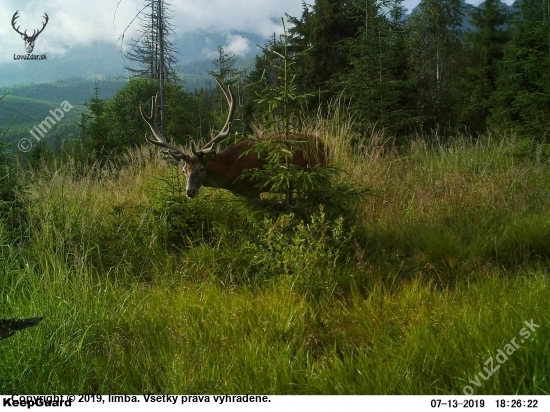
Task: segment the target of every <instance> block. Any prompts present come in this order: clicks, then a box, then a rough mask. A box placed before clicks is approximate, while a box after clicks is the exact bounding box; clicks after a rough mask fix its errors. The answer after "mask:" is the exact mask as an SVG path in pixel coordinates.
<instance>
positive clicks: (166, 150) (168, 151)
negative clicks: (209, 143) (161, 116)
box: [139, 93, 190, 166]
mask: <svg viewBox="0 0 550 412" xmlns="http://www.w3.org/2000/svg"><path fill="white" fill-rule="evenodd" d="M158 100H159V93H157V94H156V95H155V96H153V97H151V115H150V116H147V115H146V114H145V113H143V107H141V104H140V105H139V111H140V113H141V117H143V120H145V121H146V122H147V124H148V125H149V127H150V128H151V132H153V136H154V137H155V139H156V140H153V139H150V138H149V137H148V136H147V133H146V134H145V139H146V140H147V141H148V142H149V143H152V144H154V145H156V146H160V147H162V148H163V150H161V153H162V154H163V155H164V157H163V159H164V160H166V161H167V162H168V163H171V164H173V165H176V166H177V165H178V164H179V162H180V160H187V161H189V159H190V158H189V156H188V155H186V154H185V153H183V152H182V151H181V150H180V149H178V148H177V147H176V146H172V145H171V144H170V143H168V142H167V141H166V139H165V138H164V137H163V136H162V133H161V132H160V131H159V129H158V128H157V125H156V120H157V109H158ZM167 155H170V156H171V157H168V156H167Z"/></svg>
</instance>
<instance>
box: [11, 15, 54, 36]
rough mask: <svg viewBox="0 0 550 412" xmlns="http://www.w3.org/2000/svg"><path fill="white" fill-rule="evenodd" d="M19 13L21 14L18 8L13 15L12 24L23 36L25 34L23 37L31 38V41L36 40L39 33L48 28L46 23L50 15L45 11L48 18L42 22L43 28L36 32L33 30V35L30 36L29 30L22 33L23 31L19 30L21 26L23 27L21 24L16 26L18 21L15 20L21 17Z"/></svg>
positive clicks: (45, 16)
mask: <svg viewBox="0 0 550 412" xmlns="http://www.w3.org/2000/svg"><path fill="white" fill-rule="evenodd" d="M18 14H19V10H17V11H16V12H15V14H14V15H13V17H12V18H11V26H12V27H13V29H14V30H15V31H16V32H17V33H19V34H20V35H21V36H23V38H24V39H25V40H30V41H32V40H36V38H37V37H38V35H39V34H40V33H42V32H43V31H44V29H45V28H46V25H47V24H48V21H49V20H50V18H49V17H48V14H47V13H44V18H45V19H46V21H45V22H44V23H42V28H41V29H40V30H38V32H36V30H33V32H32V36H29V35H28V34H27V30H25V32H24V33H22V32H20V31H19V27H21V26H17V27H15V23H16V22H15V21H16V20H17V19H18V18H19V16H18Z"/></svg>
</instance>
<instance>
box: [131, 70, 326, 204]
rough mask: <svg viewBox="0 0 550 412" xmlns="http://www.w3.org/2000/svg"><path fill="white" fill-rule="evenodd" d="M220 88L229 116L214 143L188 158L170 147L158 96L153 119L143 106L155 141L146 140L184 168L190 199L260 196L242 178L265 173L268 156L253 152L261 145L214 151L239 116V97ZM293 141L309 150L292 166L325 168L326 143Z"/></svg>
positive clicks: (299, 154)
mask: <svg viewBox="0 0 550 412" xmlns="http://www.w3.org/2000/svg"><path fill="white" fill-rule="evenodd" d="M216 81H217V82H218V85H219V86H220V88H221V89H222V91H223V92H224V94H225V97H226V99H227V101H228V103H229V115H228V117H227V121H226V123H225V125H224V127H223V128H222V130H221V131H220V133H219V134H218V135H217V136H216V137H214V138H213V139H212V140H211V141H210V142H208V143H206V144H205V145H204V146H203V147H202V148H200V149H199V150H197V149H196V148H195V145H194V143H193V142H191V152H192V154H187V153H185V152H183V151H182V150H180V149H179V148H177V147H175V146H172V145H171V144H169V143H167V142H166V140H165V139H164V137H163V136H162V135H161V133H160V132H159V130H158V129H157V127H156V124H155V120H156V111H157V105H158V103H157V100H158V99H157V96H155V97H153V98H152V103H151V115H150V116H146V115H145V114H144V113H143V110H142V108H141V106H140V110H141V115H142V116H143V118H144V119H145V121H146V122H147V123H148V124H149V127H150V128H151V131H152V132H153V136H154V137H155V139H150V138H149V137H147V135H146V136H145V138H146V139H147V141H149V142H150V143H152V144H154V145H156V146H160V147H161V148H162V150H161V152H162V154H163V155H164V156H163V158H164V159H165V160H166V161H168V162H169V163H171V164H173V165H176V166H181V167H182V171H183V172H184V173H185V175H186V176H187V187H186V194H187V197H189V198H193V197H195V196H196V195H197V194H198V192H199V189H200V188H201V187H202V186H206V187H212V188H219V189H226V190H229V191H231V192H233V193H235V194H239V195H245V196H258V195H259V194H260V192H261V189H260V187H259V182H258V181H256V180H255V179H252V178H251V177H249V176H243V177H241V176H242V174H243V172H244V171H245V170H247V169H261V168H262V167H264V165H265V164H266V159H265V156H258V153H255V152H254V151H253V150H250V149H251V148H252V147H253V146H254V145H255V144H256V143H257V142H258V141H254V140H247V141H240V142H238V143H235V144H232V145H229V146H228V147H227V148H226V149H225V150H223V151H221V152H219V153H216V152H215V151H214V150H213V149H214V147H215V145H216V144H217V143H219V142H220V141H221V140H223V139H226V138H227V137H228V136H229V133H230V127H231V122H232V120H233V117H234V115H235V105H236V103H235V97H234V95H233V92H232V91H231V90H230V89H229V88H228V87H226V86H225V85H224V84H223V83H222V82H221V81H220V80H219V79H216ZM267 139H269V140H278V141H281V140H284V135H275V136H272V137H270V138H267ZM288 139H289V140H299V141H304V142H307V143H308V144H307V145H306V146H308V147H307V148H305V149H304V150H303V151H296V152H295V153H294V155H293V158H292V159H291V160H290V163H291V164H293V165H295V166H297V167H299V168H304V169H307V168H311V167H315V166H320V165H324V164H325V160H326V154H325V147H324V145H323V143H322V141H321V140H320V139H318V138H316V137H312V136H309V135H305V134H292V135H290V136H288Z"/></svg>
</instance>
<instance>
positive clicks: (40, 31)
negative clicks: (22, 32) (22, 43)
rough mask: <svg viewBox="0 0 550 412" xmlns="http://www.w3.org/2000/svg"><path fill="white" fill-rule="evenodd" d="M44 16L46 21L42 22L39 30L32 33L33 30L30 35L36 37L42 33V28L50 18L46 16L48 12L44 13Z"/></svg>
mask: <svg viewBox="0 0 550 412" xmlns="http://www.w3.org/2000/svg"><path fill="white" fill-rule="evenodd" d="M44 17H45V19H46V21H45V22H44V23H42V28H41V29H40V30H38V33H36V34H34V32H33V34H32V37H38V35H39V34H40V33H42V32H43V31H44V29H45V28H46V25H47V24H48V21H49V20H50V18H49V17H48V13H44Z"/></svg>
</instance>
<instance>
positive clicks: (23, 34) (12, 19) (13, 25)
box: [11, 10, 28, 37]
mask: <svg viewBox="0 0 550 412" xmlns="http://www.w3.org/2000/svg"><path fill="white" fill-rule="evenodd" d="M18 14H19V10H17V11H16V12H15V14H14V15H13V17H12V18H11V26H12V27H13V29H14V30H15V31H16V32H17V33H19V34H20V35H21V36H25V37H28V36H27V30H25V33H21V32H20V31H19V27H21V26H17V28H16V27H15V20H17V19H18V18H19V16H18Z"/></svg>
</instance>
